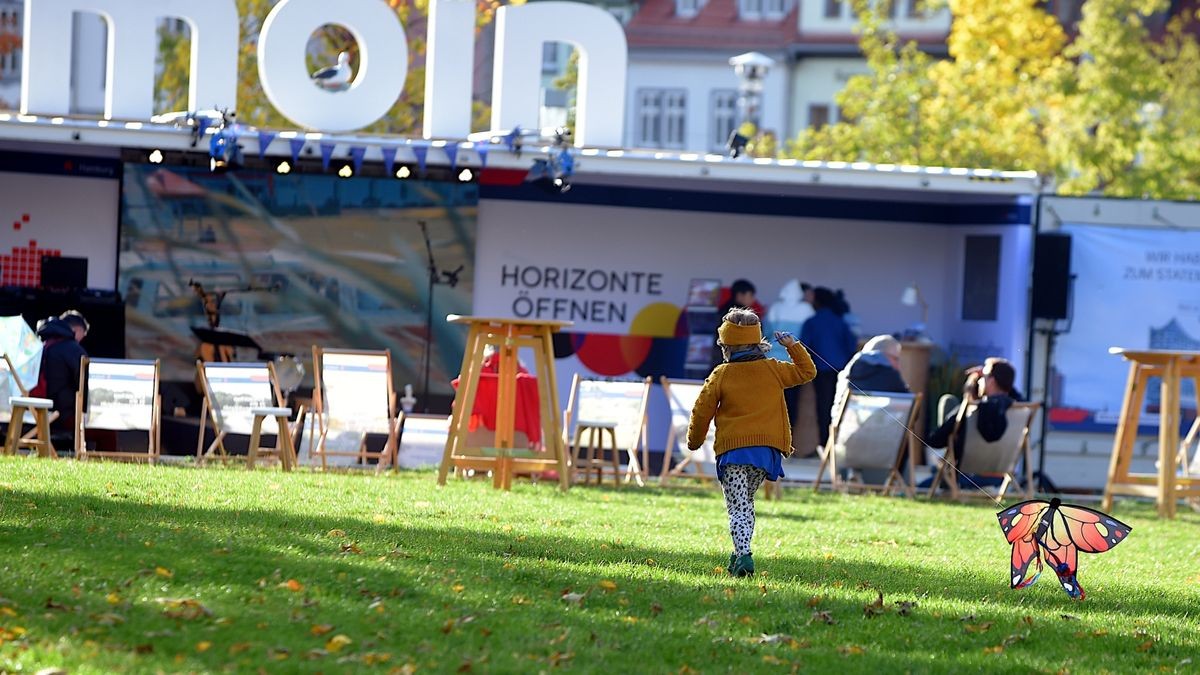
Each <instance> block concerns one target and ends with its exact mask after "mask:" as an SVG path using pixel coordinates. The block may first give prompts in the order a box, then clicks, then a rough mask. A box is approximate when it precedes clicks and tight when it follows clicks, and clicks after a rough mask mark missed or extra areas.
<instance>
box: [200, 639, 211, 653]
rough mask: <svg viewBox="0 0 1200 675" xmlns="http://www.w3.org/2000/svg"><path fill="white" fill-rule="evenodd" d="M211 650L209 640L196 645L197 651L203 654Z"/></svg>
mask: <svg viewBox="0 0 1200 675" xmlns="http://www.w3.org/2000/svg"><path fill="white" fill-rule="evenodd" d="M210 649H212V643H211V642H209V641H208V640H202V641H200V642H197V643H196V651H198V652H200V653H201V654H203V653H204V652H206V651H208V650H210Z"/></svg>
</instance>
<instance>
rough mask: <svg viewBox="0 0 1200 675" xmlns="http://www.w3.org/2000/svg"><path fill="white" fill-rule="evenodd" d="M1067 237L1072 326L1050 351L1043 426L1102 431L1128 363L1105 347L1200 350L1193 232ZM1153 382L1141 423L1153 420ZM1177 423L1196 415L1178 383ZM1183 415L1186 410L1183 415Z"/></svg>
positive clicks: (1069, 230)
mask: <svg viewBox="0 0 1200 675" xmlns="http://www.w3.org/2000/svg"><path fill="white" fill-rule="evenodd" d="M1062 231H1063V232H1064V233H1066V234H1070V235H1071V237H1072V241H1071V272H1072V273H1073V274H1074V275H1075V282H1074V321H1073V322H1072V323H1071V328H1070V332H1068V333H1066V334H1064V335H1062V336H1060V337H1059V338H1058V343H1057V345H1056V347H1055V350H1054V369H1053V371H1052V375H1051V382H1050V391H1051V406H1052V410H1051V417H1050V419H1051V422H1053V423H1054V424H1055V425H1056V427H1059V428H1076V429H1079V430H1089V428H1091V429H1094V430H1102V429H1104V428H1105V427H1108V426H1111V425H1113V424H1115V423H1116V421H1117V418H1118V416H1119V414H1120V410H1121V403H1122V400H1123V398H1124V394H1125V382H1126V379H1127V377H1128V374H1129V363H1128V362H1127V361H1125V360H1123V359H1121V358H1120V357H1118V356H1113V355H1110V354H1109V353H1108V349H1109V348H1110V347H1125V348H1128V349H1172V350H1194V351H1200V231H1186V230H1169V229H1163V228H1134V227H1129V228H1122V227H1101V226H1093V225H1074V224H1067V225H1064V226H1063V228H1062ZM1158 399H1159V388H1158V386H1157V380H1155V381H1152V382H1151V386H1150V387H1148V389H1147V392H1146V404H1145V409H1144V410H1143V416H1142V424H1153V423H1156V422H1157V417H1158V416H1157V411H1158ZM1183 408H1184V417H1185V419H1187V418H1190V417H1191V415H1192V414H1194V411H1195V410H1196V392H1195V387H1194V385H1193V383H1192V382H1191V381H1190V380H1185V381H1184V385H1183ZM1188 411H1191V413H1189V412H1188Z"/></svg>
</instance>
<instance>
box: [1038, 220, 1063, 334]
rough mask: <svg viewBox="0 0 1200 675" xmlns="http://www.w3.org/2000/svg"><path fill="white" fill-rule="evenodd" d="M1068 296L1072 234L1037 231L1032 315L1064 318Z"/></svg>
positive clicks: (1045, 317)
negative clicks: (1039, 232) (1040, 232)
mask: <svg viewBox="0 0 1200 675" xmlns="http://www.w3.org/2000/svg"><path fill="white" fill-rule="evenodd" d="M1070 296H1071V235H1069V234H1039V235H1038V236H1037V242H1036V243H1035V244H1034V249H1033V318H1035V319H1055V320H1058V319H1066V318H1068V317H1067V314H1068V309H1069V305H1070Z"/></svg>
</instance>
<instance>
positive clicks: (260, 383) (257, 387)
mask: <svg viewBox="0 0 1200 675" xmlns="http://www.w3.org/2000/svg"><path fill="white" fill-rule="evenodd" d="M196 371H197V372H196V375H197V377H198V379H199V380H200V385H201V389H202V390H203V394H204V400H203V403H201V406H200V435H199V437H198V438H197V440H196V461H197V462H201V463H202V462H205V461H207V460H209V459H212V458H213V457H214V456H219V457H221V458H222V459H227V458H228V457H229V453H228V452H226V450H225V437H226V436H227V435H229V434H239V435H245V436H250V435H251V434H252V433H253V431H254V414H253V412H251V411H253V410H254V409H255V408H272V407H276V406H282V405H284V404H285V401H284V398H283V392H282V391H280V389H279V383H278V380H276V379H275V364H274V363H272V362H269V361H255V362H230V363H222V362H217V361H210V362H201V361H197V362H196ZM297 420H298V421H297V423H296V424H295V425H294V426H295V431H299V429H300V427H301V426H302V425H303V422H302V420H303V413H301V414H300V415H297ZM209 422H211V423H212V425H213V433H214V434H216V437H215V438H214V439H213V442H212V443H210V444H209V445H208V447H207V448H205V447H204V431H205V427H206V425H207V424H208V423H209ZM280 431H281V430H280V429H279V425H278V424H277V423H276V421H275V418H274V417H267V418H266V419H264V420H263V423H262V433H263V434H266V435H275V434H278V433H280ZM282 432H283V433H292V434H293V447H295V442H296V440H295V434H294V432H293V430H292V429H283V430H282Z"/></svg>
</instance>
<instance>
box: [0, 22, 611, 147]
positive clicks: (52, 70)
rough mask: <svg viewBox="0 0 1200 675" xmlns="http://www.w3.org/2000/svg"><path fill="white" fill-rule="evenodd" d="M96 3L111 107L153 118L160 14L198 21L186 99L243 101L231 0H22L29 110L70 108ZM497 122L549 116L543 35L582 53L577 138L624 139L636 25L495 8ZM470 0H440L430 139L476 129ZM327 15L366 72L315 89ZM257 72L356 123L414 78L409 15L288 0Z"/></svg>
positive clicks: (432, 56)
mask: <svg viewBox="0 0 1200 675" xmlns="http://www.w3.org/2000/svg"><path fill="white" fill-rule="evenodd" d="M75 12H87V13H93V14H99V15H100V16H101V17H103V18H104V20H105V22H106V23H107V24H108V52H107V72H108V78H107V82H108V88H107V92H106V98H105V110H104V114H105V117H107V118H109V119H113V118H119V119H129V120H145V119H149V118H150V116H151V115H152V114H153V110H154V64H155V57H156V54H157V49H158V42H157V31H156V27H157V24H158V21H159V20H160V19H162V18H178V19H182V20H184V21H186V22H187V23H188V25H189V26H190V27H191V31H192V58H191V77H190V85H189V91H188V108H189V109H191V110H202V109H211V108H230V109H234V110H236V109H237V78H238V49H239V44H240V42H239V40H240V36H239V25H240V19H239V17H238V13H237V6H236V5H235V3H234V0H205V1H204V2H196V1H195V0H154V2H147V1H146V0H25V36H24V40H25V41H24V54H25V59H24V63H23V65H22V68H23V72H22V76H23V79H22V83H21V112H23V113H26V114H40V115H65V114H67V113H68V112H70V100H71V91H70V86H71V85H70V81H71V52H70V49H69V48H68V46H69V45H71V44H72V40H71V37H72V35H71V33H72V15H73V14H74V13H75ZM496 21H497V26H496V54H495V71H494V73H493V87H492V89H493V92H494V94H493V96H494V101H493V104H494V105H493V116H492V126H493V128H495V129H508V128H512V127H514V126H517V125H522V126H525V127H534V126H536V125H537V123H538V112H539V102H538V93H539V88H540V78H541V54H542V44H543V43H545V42H567V43H570V44H571V45H573V46H574V47H575V48H576V49H578V50H579V52H580V69H579V71H580V72H579V95H578V112H577V122H576V134H575V141H576V144H577V145H584V144H587V145H600V146H605V145H611V146H617V145H620V144H621V136H622V131H623V122H624V119H625V115H624V108H625V76H626V73H625V69H626V63H627V59H628V56H627V48H626V44H625V33H624V31H623V30H622V29H621V26H620V24H619V23H618V22H617V20H616V19H614V18H613V17H612V15H611V14H609V13H608V12H606V11H605V10H603V9H600V8H598V7H594V6H591V5H585V4H582V3H577V2H539V3H536V4H532V5H527V6H523V7H501V8H500V9H499V10H498V11H497V18H496ZM474 23H475V3H474V2H473V0H431V2H430V8H429V50H428V54H427V58H426V61H427V63H426V68H427V76H426V81H425V115H424V117H425V126H424V134H425V136H426V137H427V138H434V137H441V138H462V137H465V136H466V135H467V134H468V133H469V132H470V131H471V129H470V123H471V80H472V72H471V69H472V64H473V63H474V59H473V58H472V54H473V50H474ZM326 24H337V25H341V26H344V27H346V28H347V29H349V31H350V32H351V33H352V34H353V35H354V38H355V40H357V42H358V45H359V54H360V57H359V64H358V73H357V76H356V77H355V78H354V81H353V82H352V83H351V85H350V87H349V88H348V89H347V90H346V91H340V92H331V91H323V90H321V89H320V88H318V87H317V86H316V85H315V84H314V83H313V82H312V81H311V80H310V78H309V73H308V72H307V67H306V63H305V49H306V45H307V43H308V39H309V37H310V36H311V35H312V33H313V32H314V31H316V30H317V29H318V28H320V27H321V26H323V25H326ZM258 72H259V78H260V80H261V81H262V86H263V90H264V92H265V93H266V94H267V97H268V98H269V99H270V101H271V103H272V104H273V105H274V106H275V107H276V108H277V109H278V110H279V112H280V113H281V114H283V115H284V116H285V117H287V118H288V119H290V120H292V121H293V122H295V123H296V124H298V125H300V126H302V127H305V128H309V129H314V130H318V131H329V132H339V131H351V130H354V129H359V128H362V127H365V126H367V125H369V124H371V123H372V122H374V121H375V120H377V119H379V118H380V117H382V116H384V115H386V114H387V111H388V110H389V109H390V108H391V107H392V105H393V104H394V103H395V102H396V100H397V99H398V98H399V97H400V95H401V93H402V92H403V89H404V80H405V78H406V77H407V74H408V43H407V40H406V38H405V33H404V26H403V25H401V23H400V21H399V19H398V18H397V17H396V14H395V12H393V11H392V10H391V9H390V8H389V7H388V6H387V4H386V3H384V2H383V0H340V1H339V2H328V1H327V0H280V2H279V3H278V4H276V5H275V7H274V8H273V9H272V10H271V13H270V14H269V15H268V16H267V20H266V22H265V23H264V24H263V28H262V32H261V34H260V36H259V42H258Z"/></svg>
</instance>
